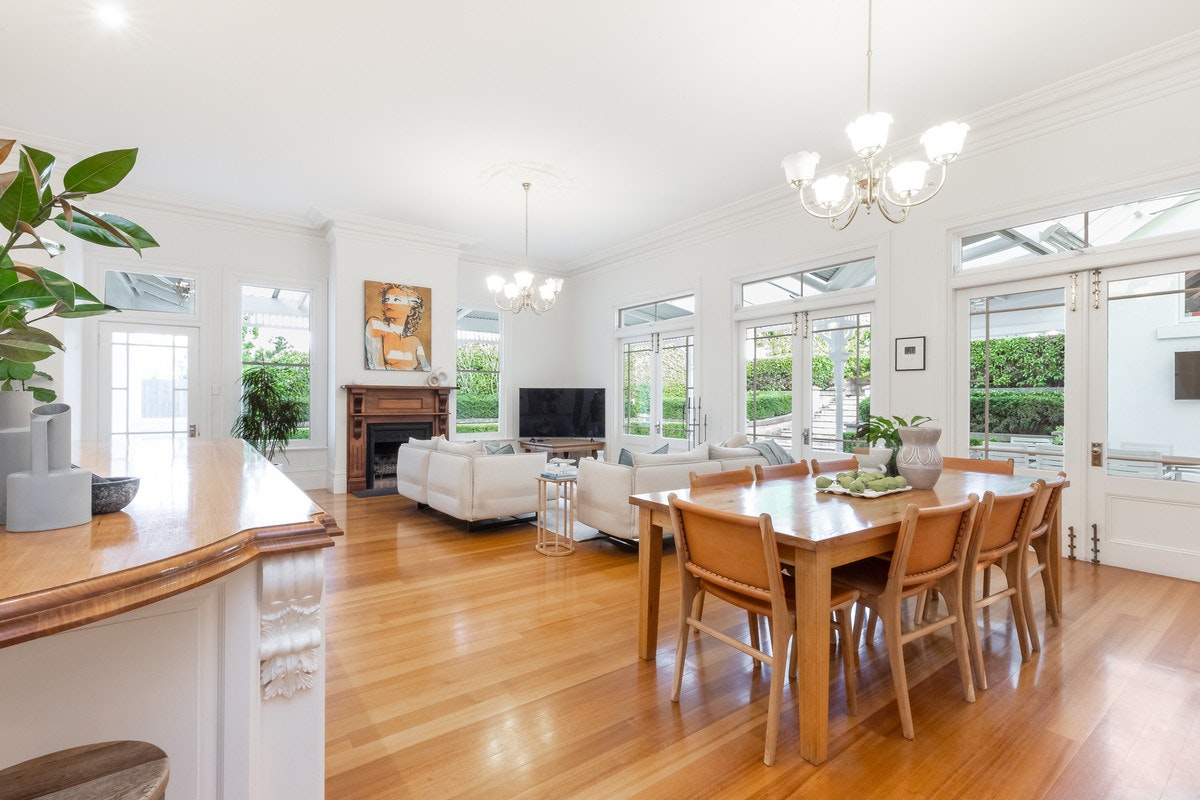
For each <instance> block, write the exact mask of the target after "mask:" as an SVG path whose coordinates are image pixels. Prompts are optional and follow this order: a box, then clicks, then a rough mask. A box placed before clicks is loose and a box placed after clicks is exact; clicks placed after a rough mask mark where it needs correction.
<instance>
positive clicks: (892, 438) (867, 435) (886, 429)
mask: <svg viewBox="0 0 1200 800" xmlns="http://www.w3.org/2000/svg"><path fill="white" fill-rule="evenodd" d="M932 419H933V417H923V416H921V415H920V414H917V415H916V416H913V417H909V418H908V419H905V418H904V417H881V416H876V415H875V414H871V415H870V416H868V417H867V421H866V422H864V423H863V424H861V425H859V426H858V432H857V434H856V435H857V438H858V439H860V440H862V441H865V442H866V443H867V447H879V446H880V445H879V444H877V443H878V442H883V445H882V446H883V447H887V448H889V449H890V450H891V451H892V455H891V458H889V459H888V472H889V473H891V474H892V475H896V474H898V473H897V472H896V456H897V455H898V454H899V453H900V447H901V445H902V444H903V442H902V441H901V439H900V429H901V428H915V427H918V426H920V425H923V424H925V423H926V422H929V421H930V420H932Z"/></svg>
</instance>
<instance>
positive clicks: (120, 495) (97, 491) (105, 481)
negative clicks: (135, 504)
mask: <svg viewBox="0 0 1200 800" xmlns="http://www.w3.org/2000/svg"><path fill="white" fill-rule="evenodd" d="M141 483H142V479H141V478H129V477H120V478H101V477H100V476H99V475H92V513H93V514H111V513H112V512H114V511H120V510H121V509H122V508H124V507H125V506H127V505H129V504H130V502H132V501H133V498H134V497H135V496H136V495H137V493H138V487H139V486H140V485H141Z"/></svg>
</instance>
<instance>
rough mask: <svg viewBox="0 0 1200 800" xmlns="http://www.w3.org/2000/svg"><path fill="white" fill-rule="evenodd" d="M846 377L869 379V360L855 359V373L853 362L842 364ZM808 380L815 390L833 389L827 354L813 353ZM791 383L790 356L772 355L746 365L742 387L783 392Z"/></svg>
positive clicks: (831, 364) (829, 360)
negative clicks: (856, 360) (810, 373)
mask: <svg viewBox="0 0 1200 800" xmlns="http://www.w3.org/2000/svg"><path fill="white" fill-rule="evenodd" d="M845 378H846V380H855V379H858V380H864V381H870V380H871V359H870V358H861V359H859V361H858V373H857V374H855V372H854V364H853V363H848V364H847V365H846V374H845ZM812 382H813V386H815V387H817V388H818V389H832V388H833V359H831V358H830V357H829V356H814V357H813V363H812ZM791 386H792V357H791V356H775V357H773V358H760V359H758V360H757V361H753V362H748V363H747V364H746V389H747V390H748V391H760V392H762V391H778V392H785V391H787V390H789V389H790V388H791Z"/></svg>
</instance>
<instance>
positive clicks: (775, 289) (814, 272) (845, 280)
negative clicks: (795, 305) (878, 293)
mask: <svg viewBox="0 0 1200 800" xmlns="http://www.w3.org/2000/svg"><path fill="white" fill-rule="evenodd" d="M874 284H875V259H874V257H871V258H864V259H860V260H858V261H849V262H847V263H845V264H838V265H836V266H832V267H820V268H817V269H809V270H804V271H800V272H793V273H790V274H787V275H779V276H776V277H773V278H767V279H765V280H760V281H752V282H750V283H744V284H742V305H743V306H758V305H764V304H766V303H778V302H782V301H785V300H795V299H796V298H798V297H811V296H813V295H821V294H828V293H829V292H839V291H842V290H843V289H857V288H859V287H861V286H873V285H874Z"/></svg>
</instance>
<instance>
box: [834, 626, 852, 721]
mask: <svg viewBox="0 0 1200 800" xmlns="http://www.w3.org/2000/svg"><path fill="white" fill-rule="evenodd" d="M833 618H834V620H835V621H836V623H837V626H838V634H839V638H840V639H841V640H842V641H841V646H842V674H843V680H844V681H845V684H846V711H847V712H848V713H849V714H850V716H852V717H854V716H857V715H858V647H857V645H858V639H856V638H854V635H853V632H852V631H851V630H850V610H849V609H847V608H839V609H837V610H836V611H834V612H833Z"/></svg>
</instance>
